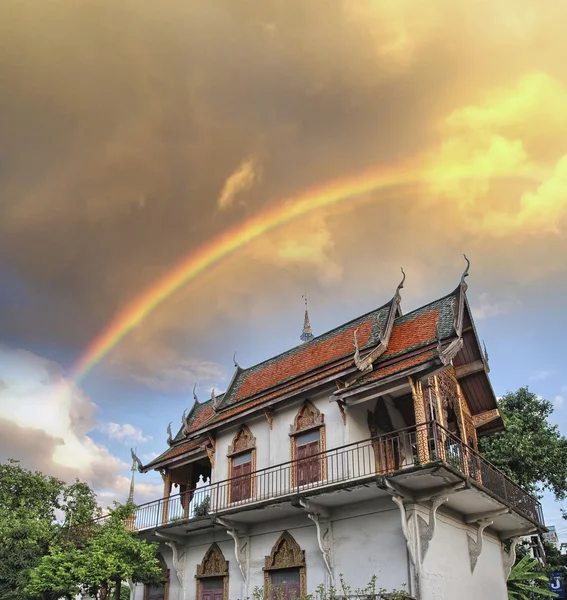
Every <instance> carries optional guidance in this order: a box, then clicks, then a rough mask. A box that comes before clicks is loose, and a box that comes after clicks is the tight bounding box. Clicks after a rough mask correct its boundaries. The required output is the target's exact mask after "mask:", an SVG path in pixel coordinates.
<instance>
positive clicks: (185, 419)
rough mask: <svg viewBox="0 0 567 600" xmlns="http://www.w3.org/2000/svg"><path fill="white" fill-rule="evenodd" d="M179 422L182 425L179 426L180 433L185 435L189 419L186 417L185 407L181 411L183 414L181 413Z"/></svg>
mask: <svg viewBox="0 0 567 600" xmlns="http://www.w3.org/2000/svg"><path fill="white" fill-rule="evenodd" d="M181 422H182V423H183V427H182V428H181V434H182V435H183V436H184V437H187V435H188V433H189V419H188V418H187V409H185V410H184V411H183V414H182V415H181Z"/></svg>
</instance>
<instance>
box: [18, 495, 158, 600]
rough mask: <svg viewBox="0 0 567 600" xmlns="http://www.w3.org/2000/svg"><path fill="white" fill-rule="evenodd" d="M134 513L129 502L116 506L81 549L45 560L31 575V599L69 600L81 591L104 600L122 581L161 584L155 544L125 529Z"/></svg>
mask: <svg viewBox="0 0 567 600" xmlns="http://www.w3.org/2000/svg"><path fill="white" fill-rule="evenodd" d="M133 513H134V505H133V504H132V503H130V502H129V503H128V504H126V505H125V506H116V507H115V508H114V509H113V510H111V511H110V516H109V518H108V519H107V520H106V521H105V522H104V523H102V524H99V525H95V526H94V527H93V528H92V530H91V532H90V537H89V538H88V540H86V543H85V544H84V545H83V546H82V547H80V548H77V547H75V546H73V545H67V546H66V547H63V548H59V549H56V550H54V551H52V552H51V553H50V554H48V555H46V556H44V557H43V558H42V559H41V561H40V563H39V565H38V567H36V568H35V569H34V570H33V571H32V574H31V580H30V584H29V586H28V592H29V593H30V595H32V596H36V597H39V596H44V597H45V595H48V594H54V593H59V595H60V596H61V595H63V596H67V597H71V596H72V595H74V594H75V593H77V590H79V589H80V590H82V591H86V592H87V593H88V594H89V595H90V596H94V597H97V598H100V599H101V600H104V599H105V598H107V597H109V595H110V593H111V592H112V590H113V589H115V588H116V587H117V586H121V582H122V581H124V580H132V581H133V582H134V583H139V582H143V583H159V582H160V581H162V578H163V573H162V571H161V567H160V565H159V562H158V560H157V558H156V552H157V544H148V543H147V542H145V541H144V540H141V539H139V538H138V537H137V536H136V535H135V534H134V533H133V532H132V531H130V530H129V529H128V528H127V523H128V520H129V518H130V517H132V515H133ZM120 594H121V591H120Z"/></svg>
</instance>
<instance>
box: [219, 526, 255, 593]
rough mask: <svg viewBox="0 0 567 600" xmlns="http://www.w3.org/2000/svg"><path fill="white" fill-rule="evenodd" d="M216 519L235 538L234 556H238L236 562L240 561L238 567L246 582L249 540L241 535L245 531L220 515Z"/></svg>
mask: <svg viewBox="0 0 567 600" xmlns="http://www.w3.org/2000/svg"><path fill="white" fill-rule="evenodd" d="M215 521H216V522H217V523H218V524H219V525H222V526H223V527H224V528H225V529H226V533H227V534H228V535H229V536H230V537H231V538H232V539H233V540H234V556H235V558H236V562H237V563H238V568H239V569H240V574H241V575H242V579H243V580H244V583H245V584H246V582H247V579H248V576H247V575H248V540H247V539H241V538H240V537H239V533H244V532H243V531H238V529H236V527H235V526H234V524H233V523H232V522H231V521H227V520H225V519H222V518H220V517H217V518H216V519H215Z"/></svg>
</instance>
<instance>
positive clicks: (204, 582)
mask: <svg viewBox="0 0 567 600" xmlns="http://www.w3.org/2000/svg"><path fill="white" fill-rule="evenodd" d="M223 587H224V586H223V578H222V577H207V578H204V579H201V598H198V600H223V592H224V590H223Z"/></svg>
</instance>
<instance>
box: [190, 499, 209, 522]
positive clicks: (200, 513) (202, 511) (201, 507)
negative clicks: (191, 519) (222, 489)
mask: <svg viewBox="0 0 567 600" xmlns="http://www.w3.org/2000/svg"><path fill="white" fill-rule="evenodd" d="M210 504H211V497H210V496H207V497H206V498H205V499H204V500H203V502H201V503H200V504H197V506H195V509H194V511H193V514H194V515H195V516H196V517H204V516H206V515H208V514H209V507H210Z"/></svg>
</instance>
